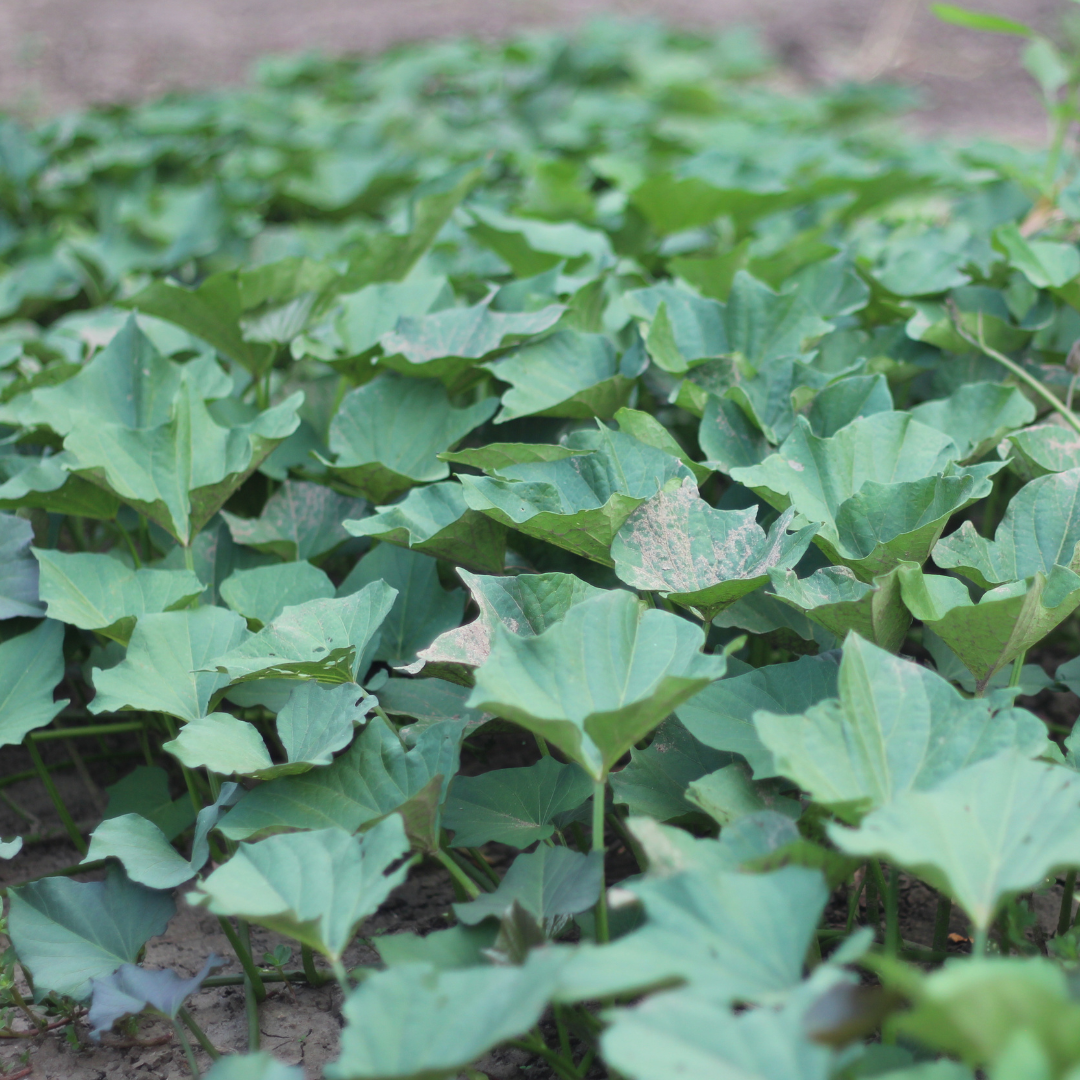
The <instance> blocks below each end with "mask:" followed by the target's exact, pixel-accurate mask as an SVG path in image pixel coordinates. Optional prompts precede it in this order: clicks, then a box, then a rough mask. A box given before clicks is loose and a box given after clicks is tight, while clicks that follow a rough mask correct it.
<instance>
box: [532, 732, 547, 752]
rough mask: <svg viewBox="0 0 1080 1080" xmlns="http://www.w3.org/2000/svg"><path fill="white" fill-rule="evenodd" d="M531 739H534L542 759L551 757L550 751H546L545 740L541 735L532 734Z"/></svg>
mask: <svg viewBox="0 0 1080 1080" xmlns="http://www.w3.org/2000/svg"><path fill="white" fill-rule="evenodd" d="M533 737H534V738H535V739H536V746H537V749H539V751H540V753H541V755H542V756H543V757H551V751H550V750H549V749H548V744H547V739H545V738H544V736H543V735H537V734H536V733H535V732H534V733H533Z"/></svg>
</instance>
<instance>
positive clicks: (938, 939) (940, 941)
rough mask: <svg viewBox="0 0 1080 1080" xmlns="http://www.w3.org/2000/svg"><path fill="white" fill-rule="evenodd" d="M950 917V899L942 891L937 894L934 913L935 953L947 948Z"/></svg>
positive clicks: (944, 950)
mask: <svg viewBox="0 0 1080 1080" xmlns="http://www.w3.org/2000/svg"><path fill="white" fill-rule="evenodd" d="M951 917H952V900H950V899H949V897H947V896H946V895H945V894H944V893H942V894H940V895H939V896H938V902H937V912H936V913H935V915H934V944H933V946H932V948H933V951H934V952H936V953H943V952H947V951H948V948H949V919H950V918H951Z"/></svg>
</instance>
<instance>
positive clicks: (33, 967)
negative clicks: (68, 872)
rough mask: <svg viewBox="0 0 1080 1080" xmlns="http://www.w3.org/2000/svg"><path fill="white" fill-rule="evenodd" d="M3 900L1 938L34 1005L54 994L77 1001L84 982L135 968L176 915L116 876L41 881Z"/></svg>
mask: <svg viewBox="0 0 1080 1080" xmlns="http://www.w3.org/2000/svg"><path fill="white" fill-rule="evenodd" d="M8 896H9V901H10V904H11V907H10V910H9V913H8V923H7V926H8V934H9V936H10V937H11V943H12V944H13V945H14V946H15V952H16V954H17V955H18V957H19V963H20V964H24V965H25V966H26V967H27V968H29V970H30V972H31V974H32V975H33V976H34V992H35V996H36V997H38V998H39V999H40V998H41V997H43V996H44V995H46V994H48V993H49V991H53V992H55V993H57V994H65V995H67V996H68V997H72V998H75V1000H76V1001H84V1000H85V999H86V998H88V997H89V996H90V990H91V979H94V978H106V977H108V976H109V975H111V974H112V973H113V972H114V971H115V970H116V969H117V968H118V967H119V966H120V965H121V964H131V963H134V962H135V960H136V959H138V955H139V951H140V950H141V949H142V947H143V945H145V944H146V942H147V941H148V940H149V939H150V938H152V937H156V936H157V935H158V934H163V933H164V932H165V927H166V925H167V924H168V922H169V920H170V919H171V918H172V917H173V913H174V912H175V911H176V907H175V906H174V904H173V902H172V898H171V897H169V896H168V895H167V894H165V893H161V892H155V891H154V890H153V889H146V888H143V886H142V885H136V884H134V883H133V882H131V881H129V880H128V879H127V878H126V877H125V876H124V874H123V872H122V871H121V870H118V869H114V870H111V871H110V872H109V873H108V875H107V876H106V878H105V880H104V881H89V882H81V881H72V880H70V878H64V877H47V878H42V880H41V881H35V882H31V883H30V884H29V885H23V886H22V887H21V888H18V889H12V890H11V892H10V893H9V894H8Z"/></svg>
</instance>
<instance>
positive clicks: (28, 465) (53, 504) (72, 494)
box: [0, 453, 120, 521]
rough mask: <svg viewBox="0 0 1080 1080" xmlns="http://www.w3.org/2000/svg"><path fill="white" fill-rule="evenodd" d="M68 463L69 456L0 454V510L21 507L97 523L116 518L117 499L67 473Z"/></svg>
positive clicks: (69, 463) (69, 460) (69, 461)
mask: <svg viewBox="0 0 1080 1080" xmlns="http://www.w3.org/2000/svg"><path fill="white" fill-rule="evenodd" d="M72 464H74V462H73V461H72V460H71V456H70V455H68V454H63V453H60V454H53V455H51V456H44V457H30V456H28V455H23V454H3V455H0V480H2V481H3V483H0V510H19V509H21V508H23V507H25V508H27V509H35V510H48V511H49V512H50V513H54V514H74V515H76V516H77V517H87V518H93V519H95V520H99V521H108V520H110V519H112V518H114V517H116V512H117V510H118V509H119V508H120V500H119V499H117V498H116V496H115V495H113V494H112V492H108V491H104V490H103V489H102V488H100V487H98V486H97V484H92V483H90V481H89V480H84V479H83V478H82V477H81V476H76V475H75V474H74V473H72V472H69V471H68V470H69V467H70V466H71V465H72Z"/></svg>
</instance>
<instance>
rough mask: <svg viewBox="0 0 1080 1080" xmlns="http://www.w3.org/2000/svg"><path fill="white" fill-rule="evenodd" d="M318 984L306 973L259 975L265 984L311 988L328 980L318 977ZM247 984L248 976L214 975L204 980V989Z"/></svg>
mask: <svg viewBox="0 0 1080 1080" xmlns="http://www.w3.org/2000/svg"><path fill="white" fill-rule="evenodd" d="M316 976H317V977H318V978H319V982H318V983H313V982H311V980H310V979H309V978H308V975H307V972H306V971H265V972H262V973H261V974H260V975H259V978H260V979H262V981H263V982H264V983H276V982H306V983H307V984H308V985H309V986H316V987H317V986H321V985H322V984H323V983H324V982H325V981H326V980H325V979H323V978H322V977H321V976H319V975H318V972H316ZM245 982H247V976H246V975H214V976H212V977H211V978H209V979H203V988H204V989H212V988H213V987H215V986H243V984H244V983H245Z"/></svg>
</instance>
